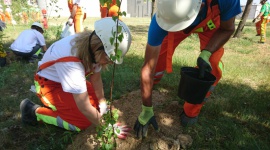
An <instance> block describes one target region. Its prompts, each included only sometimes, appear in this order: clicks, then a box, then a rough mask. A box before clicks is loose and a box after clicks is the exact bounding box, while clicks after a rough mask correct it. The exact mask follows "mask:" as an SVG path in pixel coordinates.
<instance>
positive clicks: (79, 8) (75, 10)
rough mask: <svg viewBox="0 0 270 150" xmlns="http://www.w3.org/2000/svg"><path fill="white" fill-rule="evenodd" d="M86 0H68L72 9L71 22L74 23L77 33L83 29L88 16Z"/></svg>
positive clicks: (70, 9)
mask: <svg viewBox="0 0 270 150" xmlns="http://www.w3.org/2000/svg"><path fill="white" fill-rule="evenodd" d="M85 6H86V1H85V0H68V8H69V11H70V17H69V21H68V22H69V24H70V26H71V25H72V24H73V23H74V30H75V33H79V32H82V31H83V21H84V20H85V18H86V8H85Z"/></svg>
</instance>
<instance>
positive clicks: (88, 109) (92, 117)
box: [73, 92, 101, 125]
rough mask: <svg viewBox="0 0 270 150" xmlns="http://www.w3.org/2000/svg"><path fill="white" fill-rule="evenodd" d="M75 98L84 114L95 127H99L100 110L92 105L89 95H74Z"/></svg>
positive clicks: (85, 93)
mask: <svg viewBox="0 0 270 150" xmlns="http://www.w3.org/2000/svg"><path fill="white" fill-rule="evenodd" d="M73 97H74V100H75V102H76V104H77V107H78V108H79V110H80V111H81V112H82V114H83V115H84V116H85V117H86V118H87V119H88V120H89V121H90V122H92V123H93V124H94V125H98V124H99V120H100V118H101V115H100V113H99V112H98V110H97V109H96V108H95V107H93V106H92V105H91V103H90V100H89V96H88V93H87V92H84V93H81V94H73Z"/></svg>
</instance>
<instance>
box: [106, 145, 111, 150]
mask: <svg viewBox="0 0 270 150" xmlns="http://www.w3.org/2000/svg"><path fill="white" fill-rule="evenodd" d="M105 149H106V150H112V149H113V145H112V144H105Z"/></svg>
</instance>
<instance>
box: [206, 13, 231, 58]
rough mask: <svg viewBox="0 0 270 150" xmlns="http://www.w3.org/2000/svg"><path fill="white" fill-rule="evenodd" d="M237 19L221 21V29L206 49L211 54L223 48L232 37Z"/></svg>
mask: <svg viewBox="0 0 270 150" xmlns="http://www.w3.org/2000/svg"><path fill="white" fill-rule="evenodd" d="M234 22H235V17H233V18H231V19H229V20H228V21H221V22H220V28H219V29H218V30H217V31H216V32H215V33H214V35H213V37H212V38H211V39H210V41H209V43H208V44H207V46H206V47H205V49H207V50H208V51H210V52H211V53H213V52H215V51H217V50H218V49H219V48H221V47H222V46H223V45H224V44H225V43H226V42H227V41H228V40H229V39H230V37H231V35H232V34H233V32H234V30H235V24H234Z"/></svg>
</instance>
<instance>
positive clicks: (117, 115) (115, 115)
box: [113, 110, 119, 120]
mask: <svg viewBox="0 0 270 150" xmlns="http://www.w3.org/2000/svg"><path fill="white" fill-rule="evenodd" d="M116 111H117V110H116ZM113 118H114V119H115V120H118V118H119V114H118V113H117V112H116V113H113Z"/></svg>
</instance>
